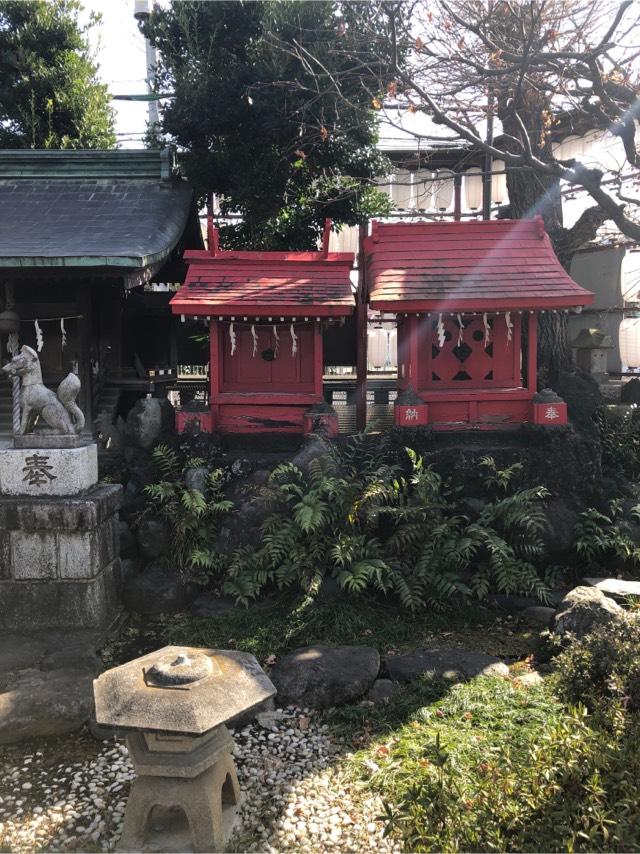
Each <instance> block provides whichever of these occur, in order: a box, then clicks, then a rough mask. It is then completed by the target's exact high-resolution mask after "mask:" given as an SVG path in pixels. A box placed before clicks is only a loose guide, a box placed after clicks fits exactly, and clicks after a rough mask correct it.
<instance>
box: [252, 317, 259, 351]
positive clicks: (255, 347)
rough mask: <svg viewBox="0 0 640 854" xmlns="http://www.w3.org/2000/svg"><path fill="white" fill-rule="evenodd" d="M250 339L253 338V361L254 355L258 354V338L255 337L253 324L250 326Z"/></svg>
mask: <svg viewBox="0 0 640 854" xmlns="http://www.w3.org/2000/svg"><path fill="white" fill-rule="evenodd" d="M251 337H252V338H253V353H252V354H251V355H252V356H253V358H254V359H255V357H256V353H257V352H258V336H257V335H256V326H255V323H252V324H251Z"/></svg>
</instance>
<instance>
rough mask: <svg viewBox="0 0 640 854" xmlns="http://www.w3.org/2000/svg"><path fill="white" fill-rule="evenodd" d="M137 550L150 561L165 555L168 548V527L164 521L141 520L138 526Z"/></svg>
mask: <svg viewBox="0 0 640 854" xmlns="http://www.w3.org/2000/svg"><path fill="white" fill-rule="evenodd" d="M137 539H138V549H139V550H140V554H141V555H142V557H143V558H146V559H147V560H151V559H153V558H156V557H161V556H162V555H166V554H167V553H168V551H169V546H170V532H169V526H168V525H167V523H166V522H165V521H164V519H143V520H142V522H140V524H139V525H138V535H137Z"/></svg>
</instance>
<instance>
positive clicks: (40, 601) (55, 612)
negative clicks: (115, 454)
mask: <svg viewBox="0 0 640 854" xmlns="http://www.w3.org/2000/svg"><path fill="white" fill-rule="evenodd" d="M120 492H121V487H119V486H103V487H94V488H93V489H91V490H90V491H88V492H87V493H85V494H84V495H82V496H66V497H62V496H58V497H55V496H47V497H40V498H32V497H28V496H21V497H17V496H7V495H0V630H2V629H3V630H11V631H16V630H20V631H22V630H25V629H64V628H73V629H78V628H87V629H98V630H100V631H103V630H104V629H106V628H108V627H109V626H110V625H111V624H112V623H113V621H114V620H115V618H116V617H117V615H118V613H119V611H120V603H119V593H120V587H121V574H120V558H119V551H120V541H119V529H118V507H119V504H120Z"/></svg>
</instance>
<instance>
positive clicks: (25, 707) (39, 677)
mask: <svg viewBox="0 0 640 854" xmlns="http://www.w3.org/2000/svg"><path fill="white" fill-rule="evenodd" d="M92 708H93V674H92V673H91V671H90V670H87V669H85V668H81V669H78V668H60V669H57V670H48V671H46V672H43V671H41V670H35V669H28V670H20V671H17V672H13V673H6V674H2V675H0V744H13V743H14V742H17V741H23V740H24V739H35V738H46V737H49V736H56V735H63V734H64V733H67V732H73V731H74V730H77V729H80V728H81V727H82V725H83V724H84V723H85V721H87V720H88V719H89V716H90V715H91V710H92Z"/></svg>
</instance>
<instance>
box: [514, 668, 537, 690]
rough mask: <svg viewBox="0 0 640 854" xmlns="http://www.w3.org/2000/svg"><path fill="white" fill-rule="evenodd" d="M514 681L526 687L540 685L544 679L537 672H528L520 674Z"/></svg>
mask: <svg viewBox="0 0 640 854" xmlns="http://www.w3.org/2000/svg"><path fill="white" fill-rule="evenodd" d="M516 679H517V681H518V682H519V683H520V684H521V685H526V686H527V687H529V686H531V685H542V683H543V682H544V679H543V678H542V676H541V675H540V674H539V673H538V671H537V670H529V671H527V672H526V673H522V674H521V675H519V676H517V677H516Z"/></svg>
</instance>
